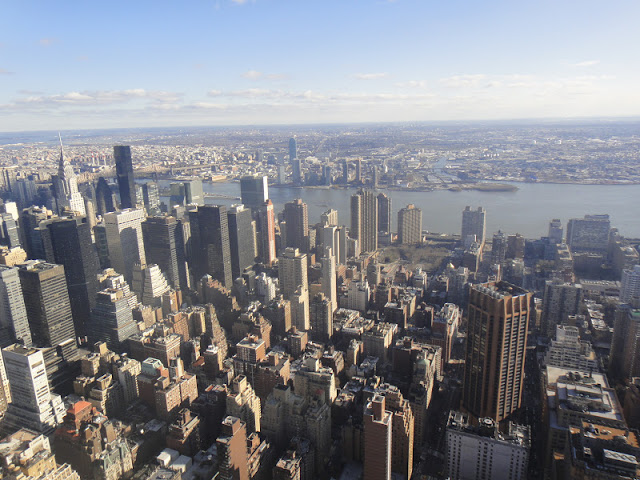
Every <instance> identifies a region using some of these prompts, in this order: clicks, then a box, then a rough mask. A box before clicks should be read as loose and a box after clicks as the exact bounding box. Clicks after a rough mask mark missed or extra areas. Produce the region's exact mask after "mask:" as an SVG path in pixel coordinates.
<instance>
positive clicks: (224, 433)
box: [216, 416, 249, 480]
mask: <svg viewBox="0 0 640 480" xmlns="http://www.w3.org/2000/svg"><path fill="white" fill-rule="evenodd" d="M216 446H217V452H218V455H217V458H218V471H219V474H218V477H217V478H219V479H220V480H249V468H248V465H247V463H248V458H247V429H246V426H245V424H244V422H242V421H241V420H240V419H239V418H237V417H231V416H228V417H226V418H225V419H224V420H223V421H222V427H221V429H220V436H219V437H218V438H217V439H216Z"/></svg>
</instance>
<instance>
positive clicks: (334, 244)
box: [320, 225, 341, 264]
mask: <svg viewBox="0 0 640 480" xmlns="http://www.w3.org/2000/svg"><path fill="white" fill-rule="evenodd" d="M320 243H321V244H322V248H324V249H326V248H330V249H331V254H332V255H333V256H334V258H335V263H336V264H339V263H340V261H339V259H340V256H341V251H340V232H339V229H338V227H335V226H333V225H328V226H326V227H322V229H321V230H320Z"/></svg>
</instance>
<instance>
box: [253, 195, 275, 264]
mask: <svg viewBox="0 0 640 480" xmlns="http://www.w3.org/2000/svg"><path fill="white" fill-rule="evenodd" d="M258 237H259V238H258V240H257V243H258V250H259V254H260V260H261V261H262V263H264V264H265V265H267V266H271V265H273V262H275V260H276V214H275V211H274V208H273V202H272V201H271V200H269V199H267V200H266V201H265V202H264V203H263V204H262V206H261V207H260V210H259V212H258Z"/></svg>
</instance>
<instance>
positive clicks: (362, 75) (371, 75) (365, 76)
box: [352, 72, 389, 80]
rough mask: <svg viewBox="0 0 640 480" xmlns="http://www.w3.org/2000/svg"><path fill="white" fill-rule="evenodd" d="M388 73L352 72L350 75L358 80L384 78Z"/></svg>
mask: <svg viewBox="0 0 640 480" xmlns="http://www.w3.org/2000/svg"><path fill="white" fill-rule="evenodd" d="M388 76H389V74H388V73H387V72H378V73H354V74H353V75H352V77H353V78H357V79H358V80H375V79H377V78H385V77H388Z"/></svg>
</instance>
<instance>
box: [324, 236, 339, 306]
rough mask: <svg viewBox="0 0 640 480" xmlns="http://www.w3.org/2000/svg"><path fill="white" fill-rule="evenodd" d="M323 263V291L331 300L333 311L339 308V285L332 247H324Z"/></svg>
mask: <svg viewBox="0 0 640 480" xmlns="http://www.w3.org/2000/svg"><path fill="white" fill-rule="evenodd" d="M320 264H321V265H322V283H321V285H322V293H324V295H325V297H326V298H327V300H328V301H329V302H331V313H333V312H335V311H336V310H337V309H338V287H337V280H336V278H337V277H336V257H335V256H334V255H333V251H332V250H331V247H327V246H325V247H324V255H323V256H322V258H321V259H320Z"/></svg>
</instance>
